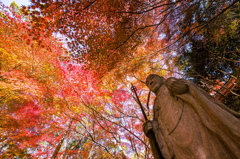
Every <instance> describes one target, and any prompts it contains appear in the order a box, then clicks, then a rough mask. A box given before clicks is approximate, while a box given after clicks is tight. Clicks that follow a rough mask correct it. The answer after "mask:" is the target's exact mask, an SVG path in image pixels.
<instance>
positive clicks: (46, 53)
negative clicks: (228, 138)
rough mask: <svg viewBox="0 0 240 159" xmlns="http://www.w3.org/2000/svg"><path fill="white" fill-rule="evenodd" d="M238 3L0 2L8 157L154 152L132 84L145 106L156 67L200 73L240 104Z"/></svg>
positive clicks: (185, 74)
mask: <svg viewBox="0 0 240 159" xmlns="http://www.w3.org/2000/svg"><path fill="white" fill-rule="evenodd" d="M239 7H240V4H239V2H238V0H218V1H209V0H31V5H30V6H21V7H19V6H17V4H14V3H12V4H11V6H10V7H6V6H4V5H2V4H0V26H1V27H0V36H1V38H0V106H1V109H0V141H1V142H0V152H1V153H0V156H1V158H23V157H29V158H96V159H98V158H151V157H152V154H151V151H150V149H149V144H148V140H147V138H146V137H145V136H144V134H143V132H142V123H143V121H144V119H143V116H142V113H141V110H140V108H139V106H138V104H137V102H136V101H134V98H133V97H132V96H133V94H132V92H131V83H133V85H135V86H136V88H137V93H138V94H139V97H140V100H141V101H142V102H143V103H144V106H145V105H146V104H145V103H147V98H148V90H147V88H146V86H145V85H144V81H145V78H146V77H147V75H149V74H151V73H156V74H159V75H162V76H164V77H169V76H174V77H178V78H186V79H189V80H192V81H194V82H195V83H197V84H199V85H200V86H201V87H203V88H204V89H205V90H206V91H208V92H209V93H210V94H211V95H213V96H214V95H216V91H219V90H220V91H219V92H221V89H223V88H224V89H227V90H229V91H228V94H229V95H228V96H227V97H225V98H224V99H225V103H226V104H227V105H229V107H231V108H233V109H235V110H238V111H239V101H240V99H239V94H240V92H239V88H240V87H239V59H240V58H239V48H238V47H239V40H240V39H239V33H240V32H239V28H240V24H239V23H240V21H239V16H240V14H239V10H240V9H239ZM230 79H234V83H231V88H230V87H228V86H226V85H225V86H224V84H226V83H227V82H228V81H230ZM229 92H230V93H229ZM223 95H224V94H223ZM225 95H226V94H225ZM153 98H154V96H151V97H150V104H149V105H150V108H148V107H147V106H146V108H145V111H146V113H147V115H148V118H149V119H150V118H151V117H152V111H151V109H152V102H153ZM232 100H234V102H231V101H232Z"/></svg>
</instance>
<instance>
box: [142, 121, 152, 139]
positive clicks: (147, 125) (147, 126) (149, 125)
mask: <svg viewBox="0 0 240 159" xmlns="http://www.w3.org/2000/svg"><path fill="white" fill-rule="evenodd" d="M142 127H143V132H144V134H145V135H146V136H148V133H149V131H150V130H152V129H153V123H152V121H151V120H148V121H146V122H145V123H144V124H143V126H142Z"/></svg>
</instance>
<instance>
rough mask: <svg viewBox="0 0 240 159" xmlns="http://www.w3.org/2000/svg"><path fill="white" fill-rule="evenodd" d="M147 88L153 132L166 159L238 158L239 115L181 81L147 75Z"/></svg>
mask: <svg viewBox="0 0 240 159" xmlns="http://www.w3.org/2000/svg"><path fill="white" fill-rule="evenodd" d="M146 85H147V86H148V88H149V89H150V90H151V91H153V92H154V93H155V95H156V99H155V101H154V108H153V111H154V117H153V121H147V122H146V123H145V124H144V125H143V130H144V132H145V134H146V135H147V133H148V132H149V130H153V132H154V134H155V136H156V140H157V143H158V146H159V147H160V150H161V152H162V154H163V156H164V157H165V158H166V159H170V158H177V159H178V158H179V159H205V158H206V159H218V158H223V159H231V158H234V159H235V158H239V157H240V151H239V150H240V120H239V117H240V115H239V114H238V113H236V112H234V111H232V110H231V109H229V108H228V107H226V106H225V105H224V104H222V103H221V102H219V101H218V100H216V99H214V98H213V97H211V96H210V95H208V94H207V93H206V92H205V91H204V90H202V89H201V88H199V87H198V86H196V85H194V84H193V83H192V82H190V81H187V80H184V79H176V78H172V77H171V78H168V79H167V80H165V79H164V78H162V77H160V76H158V75H154V74H152V75H149V76H148V77H147V80H146Z"/></svg>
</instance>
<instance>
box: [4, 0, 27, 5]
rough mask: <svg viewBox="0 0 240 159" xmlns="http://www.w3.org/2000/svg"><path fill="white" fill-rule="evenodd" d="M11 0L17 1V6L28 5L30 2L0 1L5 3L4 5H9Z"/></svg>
mask: <svg viewBox="0 0 240 159" xmlns="http://www.w3.org/2000/svg"><path fill="white" fill-rule="evenodd" d="M12 1H15V3H17V4H18V5H19V6H22V5H29V4H30V3H31V2H30V0H0V2H2V3H3V4H5V5H6V6H9V5H10V4H11V3H12Z"/></svg>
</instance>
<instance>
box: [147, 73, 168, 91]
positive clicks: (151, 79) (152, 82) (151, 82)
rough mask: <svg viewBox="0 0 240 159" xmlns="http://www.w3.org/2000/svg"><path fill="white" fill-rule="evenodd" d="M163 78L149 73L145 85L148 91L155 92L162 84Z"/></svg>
mask: <svg viewBox="0 0 240 159" xmlns="http://www.w3.org/2000/svg"><path fill="white" fill-rule="evenodd" d="M164 81H165V80H164V78H163V77H160V76H158V75H155V74H151V75H149V76H148V77H147V80H146V85H147V87H148V88H149V89H150V91H152V92H154V93H156V92H157V91H158V89H159V88H160V87H161V86H162V85H163V84H164Z"/></svg>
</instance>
